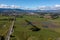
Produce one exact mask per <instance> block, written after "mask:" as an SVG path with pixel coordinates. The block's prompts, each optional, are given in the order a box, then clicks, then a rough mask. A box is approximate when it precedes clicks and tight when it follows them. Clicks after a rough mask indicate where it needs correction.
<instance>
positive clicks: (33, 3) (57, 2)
mask: <svg viewBox="0 0 60 40" xmlns="http://www.w3.org/2000/svg"><path fill="white" fill-rule="evenodd" d="M57 6H58V8H60V0H0V8H3V7H4V8H24V9H39V8H40V9H42V10H43V9H52V8H51V7H57Z"/></svg>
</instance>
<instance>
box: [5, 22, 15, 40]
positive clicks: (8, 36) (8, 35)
mask: <svg viewBox="0 0 60 40" xmlns="http://www.w3.org/2000/svg"><path fill="white" fill-rule="evenodd" d="M13 26H14V21H13V22H12V24H11V26H10V28H9V31H8V32H7V36H6V38H5V40H10V35H11V34H12V32H13Z"/></svg>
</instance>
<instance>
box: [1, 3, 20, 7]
mask: <svg viewBox="0 0 60 40" xmlns="http://www.w3.org/2000/svg"><path fill="white" fill-rule="evenodd" d="M0 8H20V6H16V5H5V4H0Z"/></svg>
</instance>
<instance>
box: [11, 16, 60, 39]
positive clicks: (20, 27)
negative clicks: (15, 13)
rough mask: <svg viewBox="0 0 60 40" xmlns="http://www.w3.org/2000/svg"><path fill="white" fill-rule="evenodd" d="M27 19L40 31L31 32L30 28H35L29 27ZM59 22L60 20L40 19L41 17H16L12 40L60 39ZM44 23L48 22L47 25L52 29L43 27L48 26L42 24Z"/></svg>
mask: <svg viewBox="0 0 60 40" xmlns="http://www.w3.org/2000/svg"><path fill="white" fill-rule="evenodd" d="M25 19H27V20H29V21H31V22H32V23H33V24H34V25H35V26H37V27H38V28H39V29H40V30H39V31H32V30H30V28H33V26H32V25H27V24H28V23H27V22H26V21H25ZM59 20H60V18H58V19H54V20H52V19H46V18H40V17H39V16H23V18H21V17H16V21H15V25H14V32H13V34H12V37H11V40H57V39H58V38H60V31H59V30H60V28H59V27H58V26H60V25H59V24H60V23H59V22H60V21H59ZM42 22H47V25H48V26H49V25H52V27H51V26H49V27H48V28H45V27H43V25H46V24H42ZM51 23H52V24H51ZM53 26H54V27H53ZM55 26H56V27H55Z"/></svg>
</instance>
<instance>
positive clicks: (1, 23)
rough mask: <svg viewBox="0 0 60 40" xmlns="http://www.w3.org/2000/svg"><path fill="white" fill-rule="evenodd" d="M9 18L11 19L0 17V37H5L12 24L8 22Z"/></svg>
mask: <svg viewBox="0 0 60 40" xmlns="http://www.w3.org/2000/svg"><path fill="white" fill-rule="evenodd" d="M9 18H12V17H8V16H0V37H1V36H3V37H6V35H7V33H8V31H9V28H10V25H11V23H12V21H9Z"/></svg>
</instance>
